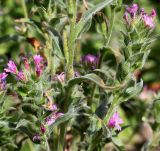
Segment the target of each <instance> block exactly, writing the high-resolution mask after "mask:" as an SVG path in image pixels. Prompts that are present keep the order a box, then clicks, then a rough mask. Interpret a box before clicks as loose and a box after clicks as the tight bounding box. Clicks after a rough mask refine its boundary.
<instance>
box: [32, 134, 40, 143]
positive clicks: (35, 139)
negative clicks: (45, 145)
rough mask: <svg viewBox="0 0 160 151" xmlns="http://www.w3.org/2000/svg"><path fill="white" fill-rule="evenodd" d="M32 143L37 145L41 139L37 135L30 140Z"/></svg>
mask: <svg viewBox="0 0 160 151" xmlns="http://www.w3.org/2000/svg"><path fill="white" fill-rule="evenodd" d="M32 140H33V142H35V143H39V142H40V141H41V137H40V135H39V134H35V135H34V136H33V138H32Z"/></svg>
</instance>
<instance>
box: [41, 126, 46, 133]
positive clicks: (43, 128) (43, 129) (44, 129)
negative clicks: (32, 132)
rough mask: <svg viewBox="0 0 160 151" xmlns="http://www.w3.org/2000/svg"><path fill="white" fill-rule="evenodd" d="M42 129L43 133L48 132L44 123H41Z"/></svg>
mask: <svg viewBox="0 0 160 151" xmlns="http://www.w3.org/2000/svg"><path fill="white" fill-rule="evenodd" d="M40 129H41V132H42V133H45V132H46V128H45V127H44V125H41V127H40Z"/></svg>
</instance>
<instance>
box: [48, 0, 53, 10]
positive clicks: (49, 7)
mask: <svg viewBox="0 0 160 151" xmlns="http://www.w3.org/2000/svg"><path fill="white" fill-rule="evenodd" d="M51 2H52V0H49V2H48V11H49V12H50V11H51Z"/></svg>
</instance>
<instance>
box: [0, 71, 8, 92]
mask: <svg viewBox="0 0 160 151" xmlns="http://www.w3.org/2000/svg"><path fill="white" fill-rule="evenodd" d="M7 76H8V74H6V73H5V72H3V73H0V90H4V89H5V88H6V78H7Z"/></svg>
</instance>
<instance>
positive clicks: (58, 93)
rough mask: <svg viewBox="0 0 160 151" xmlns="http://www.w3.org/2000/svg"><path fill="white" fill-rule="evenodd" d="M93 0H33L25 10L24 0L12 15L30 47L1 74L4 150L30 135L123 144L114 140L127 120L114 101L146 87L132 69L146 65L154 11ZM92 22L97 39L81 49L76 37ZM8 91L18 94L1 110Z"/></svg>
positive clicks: (52, 145)
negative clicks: (21, 13) (115, 41)
mask: <svg viewBox="0 0 160 151" xmlns="http://www.w3.org/2000/svg"><path fill="white" fill-rule="evenodd" d="M91 4H92V3H89V2H88V3H87V1H85V0H83V2H81V1H78V0H76V1H75V0H69V1H66V2H64V1H63V0H56V1H52V0H49V1H43V0H42V1H35V5H33V7H32V8H31V10H30V12H29V10H28V12H29V13H28V12H27V10H26V6H25V3H24V10H25V18H21V19H18V20H16V22H17V24H18V25H19V26H22V27H19V28H18V25H17V28H18V29H19V30H18V32H19V33H18V34H19V36H20V37H23V38H22V39H25V40H26V41H27V42H28V43H30V44H31V45H32V46H33V49H34V52H33V53H25V54H23V56H22V57H21V58H20V59H17V60H13V59H12V60H9V62H8V64H7V65H6V68H5V69H4V71H3V72H2V73H1V74H0V89H1V94H0V95H1V102H0V103H1V108H2V109H1V112H0V113H1V114H0V119H1V121H3V122H1V125H2V128H1V129H0V132H1V133H2V136H0V139H1V143H0V144H1V146H2V148H3V150H20V149H21V146H22V143H23V141H25V140H26V139H28V138H29V139H30V140H31V141H32V142H33V143H35V144H37V146H38V147H37V150H47V151H63V150H65V151H66V150H68V151H69V150H73V151H81V150H82V151H84V150H87V151H100V150H103V149H104V147H105V145H106V144H107V143H109V142H112V143H113V144H114V147H115V148H118V149H119V150H123V149H124V146H123V145H122V144H120V143H118V141H116V140H117V139H118V134H119V133H120V132H121V131H125V128H126V127H127V123H126V122H125V120H124V119H123V117H121V115H120V111H119V106H120V105H121V103H123V102H125V101H128V100H129V99H131V98H133V97H135V96H136V95H138V94H139V93H140V91H141V89H142V87H143V81H142V80H138V79H137V78H136V75H135V72H136V71H137V70H139V69H141V68H143V66H144V64H145V62H146V59H147V57H148V55H149V52H150V47H151V44H152V42H153V41H154V40H155V37H153V30H154V28H155V20H154V19H155V17H156V12H155V10H154V9H153V10H152V12H151V14H148V13H146V12H145V10H144V9H143V8H142V9H141V8H139V7H140V6H138V5H137V4H133V5H131V6H124V5H123V4H122V2H121V1H117V0H103V1H102V2H98V3H97V4H95V5H91ZM84 9H85V10H84ZM105 9H106V10H108V11H109V12H110V14H108V13H106V14H105V13H104V12H105V11H104V10H105ZM124 9H125V11H124ZM82 10H83V11H82ZM122 11H123V13H124V15H122V13H121V12H122ZM106 12H107V11H106ZM28 14H32V15H31V16H28ZM116 15H119V16H120V17H121V20H123V27H124V30H122V29H119V30H118V31H117V32H119V33H120V34H121V39H120V40H119V42H120V44H119V45H118V46H116V47H115V46H113V45H112V43H111V42H112V38H113V37H114V34H112V33H113V31H114V26H115V21H116V19H117V18H116ZM94 20H95V22H94ZM97 20H98V21H97ZM92 22H94V23H95V26H97V28H96V29H95V30H96V31H97V32H96V33H95V34H97V37H98V36H99V37H100V38H101V43H102V46H101V48H100V50H97V53H93V54H91V53H92V50H90V51H89V52H90V53H88V54H87V53H84V54H83V53H82V50H81V47H79V45H82V42H83V40H84V39H85V38H86V35H87V32H88V31H89V30H91V29H92V28H93V27H91V26H93V24H92ZM21 28H23V30H20V29H21ZM24 28H25V30H24ZM89 38H91V37H89ZM39 39H41V40H39ZM94 43H96V41H94ZM108 54H109V55H111V56H112V57H111V58H113V60H115V62H114V63H113V64H112V65H111V64H110V63H107V62H106V58H107V55H108ZM113 60H110V61H111V62H113ZM11 96H12V97H13V100H15V102H14V103H12V104H11V106H10V107H9V108H10V109H9V111H8V112H6V103H5V102H7V98H9V97H11ZM4 135H5V139H3V137H4ZM13 144H14V145H13ZM38 144H39V145H38Z"/></svg>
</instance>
